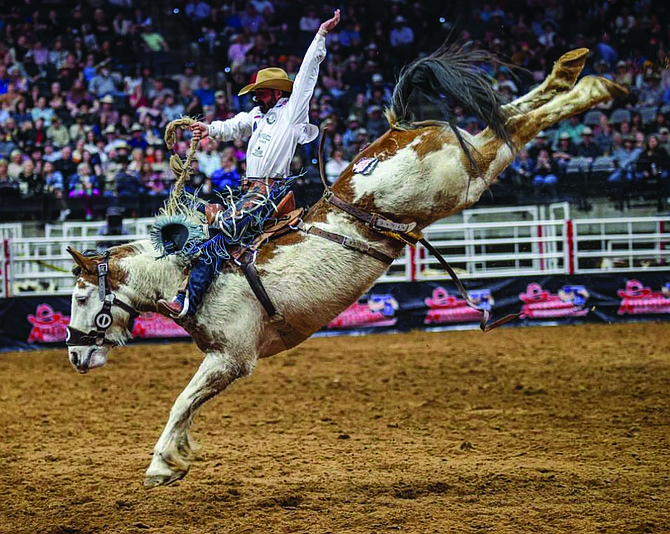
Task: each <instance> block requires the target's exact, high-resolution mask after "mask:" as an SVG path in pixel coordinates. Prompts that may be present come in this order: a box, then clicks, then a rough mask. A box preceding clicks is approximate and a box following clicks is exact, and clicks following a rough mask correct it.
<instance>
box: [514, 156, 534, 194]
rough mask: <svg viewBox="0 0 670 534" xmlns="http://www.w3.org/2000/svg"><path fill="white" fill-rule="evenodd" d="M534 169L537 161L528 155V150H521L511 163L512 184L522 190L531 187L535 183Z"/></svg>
mask: <svg viewBox="0 0 670 534" xmlns="http://www.w3.org/2000/svg"><path fill="white" fill-rule="evenodd" d="M534 170H535V162H534V161H533V160H532V159H530V157H529V156H528V151H527V150H526V149H523V150H521V151H520V152H519V153H518V154H517V156H516V158H515V159H514V161H513V162H512V163H511V164H510V172H509V175H510V177H511V181H512V184H513V185H514V186H515V187H518V188H520V189H522V190H523V189H527V188H529V187H530V186H531V185H532V183H533V176H534Z"/></svg>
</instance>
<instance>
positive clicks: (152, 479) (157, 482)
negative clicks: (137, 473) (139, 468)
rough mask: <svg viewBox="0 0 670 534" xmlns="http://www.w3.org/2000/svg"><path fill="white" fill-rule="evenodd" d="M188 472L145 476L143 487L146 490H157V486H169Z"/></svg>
mask: <svg viewBox="0 0 670 534" xmlns="http://www.w3.org/2000/svg"><path fill="white" fill-rule="evenodd" d="M186 473H188V470H186V471H178V472H176V473H170V474H169V475H147V476H146V477H144V487H145V488H146V489H152V488H157V487H158V486H169V485H170V484H174V483H175V482H177V481H178V480H181V479H182V478H184V477H185V476H186Z"/></svg>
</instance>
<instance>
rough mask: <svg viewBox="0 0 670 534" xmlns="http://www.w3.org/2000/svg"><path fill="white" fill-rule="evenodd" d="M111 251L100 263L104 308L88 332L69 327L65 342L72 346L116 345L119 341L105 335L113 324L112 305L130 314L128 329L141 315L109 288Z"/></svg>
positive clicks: (101, 292)
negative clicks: (108, 277)
mask: <svg viewBox="0 0 670 534" xmlns="http://www.w3.org/2000/svg"><path fill="white" fill-rule="evenodd" d="M108 262H109V253H107V254H105V256H104V258H103V260H102V261H101V262H100V263H98V296H99V297H100V301H101V302H102V308H101V309H100V311H99V312H98V313H97V314H96V316H95V319H94V321H93V322H94V325H95V329H94V330H91V331H90V332H89V333H88V334H86V333H85V332H82V331H81V330H77V329H76V328H72V327H71V326H68V327H67V338H66V340H65V344H66V345H68V346H70V347H72V346H91V345H97V346H102V345H111V346H112V347H113V346H116V345H118V343H115V342H114V341H110V340H109V339H107V338H106V337H105V333H106V332H107V330H108V329H109V327H111V326H112V323H113V322H114V319H113V317H112V306H117V307H118V308H121V309H122V310H124V311H125V312H127V313H128V315H129V316H130V317H129V319H128V329H132V324H133V323H134V321H135V319H137V317H139V315H140V314H139V312H138V311H137V310H135V308H133V307H132V306H130V305H129V304H126V303H125V302H123V301H122V300H120V299H119V298H118V297H117V296H116V295H115V294H114V293H112V290H111V289H110V288H109V281H108V280H107V275H108V273H109V263H108Z"/></svg>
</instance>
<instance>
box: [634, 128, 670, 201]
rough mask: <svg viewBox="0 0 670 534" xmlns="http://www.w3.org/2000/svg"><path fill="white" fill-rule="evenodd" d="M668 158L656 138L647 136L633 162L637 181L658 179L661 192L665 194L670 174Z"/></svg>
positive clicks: (653, 135) (655, 136) (669, 160)
mask: <svg viewBox="0 0 670 534" xmlns="http://www.w3.org/2000/svg"><path fill="white" fill-rule="evenodd" d="M669 158H670V156H669V155H668V153H667V152H666V151H665V149H664V148H661V147H660V146H659V142H658V136H657V135H655V134H652V135H649V136H647V139H646V142H645V147H644V149H643V150H642V152H641V153H640V155H639V156H638V157H637V159H636V160H635V173H636V176H635V177H636V179H637V180H638V181H643V180H648V179H650V178H654V177H656V178H659V179H660V180H661V183H662V184H663V190H664V191H665V192H666V193H667V189H668V187H667V186H668V175H669V173H670V159H669Z"/></svg>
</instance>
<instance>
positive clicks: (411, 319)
mask: <svg viewBox="0 0 670 534" xmlns="http://www.w3.org/2000/svg"><path fill="white" fill-rule="evenodd" d="M464 283H465V287H466V290H467V292H468V295H469V297H470V298H471V299H472V300H473V301H475V302H476V303H477V305H478V306H479V307H481V308H482V309H488V310H490V311H491V314H492V320H495V319H497V318H500V317H503V316H504V315H507V314H510V313H520V314H521V316H520V318H519V319H518V320H517V321H513V322H512V323H509V325H510V326H515V325H516V326H523V325H530V324H534V325H535V324H561V323H565V324H574V323H576V322H587V321H588V322H606V323H612V322H617V321H630V320H636V321H639V320H668V318H669V317H670V271H668V272H655V273H635V276H628V277H626V276H624V275H604V274H603V275H592V276H563V275H560V276H546V277H533V278H531V277H519V278H505V279H486V280H464ZM480 320H481V313H480V312H479V311H477V310H474V309H472V308H470V307H469V306H467V304H466V302H465V301H464V300H463V298H462V297H461V295H460V294H459V292H458V291H457V290H456V287H455V286H454V285H453V284H452V283H451V282H447V281H440V282H413V283H410V282H402V283H393V284H391V283H384V284H377V285H375V286H373V287H372V289H371V290H370V291H369V292H368V293H367V294H365V295H363V296H362V297H361V298H360V299H359V300H358V301H357V302H356V303H354V304H353V305H352V306H350V307H349V308H347V309H346V310H345V311H344V312H342V313H341V314H340V315H339V316H338V317H336V318H335V319H333V320H332V321H331V322H330V323H328V325H326V326H325V327H324V328H323V329H322V331H321V334H324V335H327V334H351V333H367V332H384V331H408V330H413V329H426V328H430V329H434V328H440V329H448V328H459V329H462V328H473V329H474V328H478V327H479V322H480ZM69 321H70V299H69V298H67V297H45V298H39V297H24V298H15V299H0V351H2V350H21V349H34V348H49V347H65V337H66V327H67V325H68V323H69ZM133 335H134V337H135V339H136V340H139V341H141V340H143V339H154V340H158V339H165V340H169V339H187V338H188V334H187V333H186V332H185V331H184V330H183V329H182V328H181V327H180V326H178V325H177V324H176V323H174V322H173V321H172V320H170V319H167V318H166V317H163V316H162V315H159V314H156V313H143V314H142V315H141V316H140V317H139V318H138V319H137V320H136V321H135V325H134V327H133Z"/></svg>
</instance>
